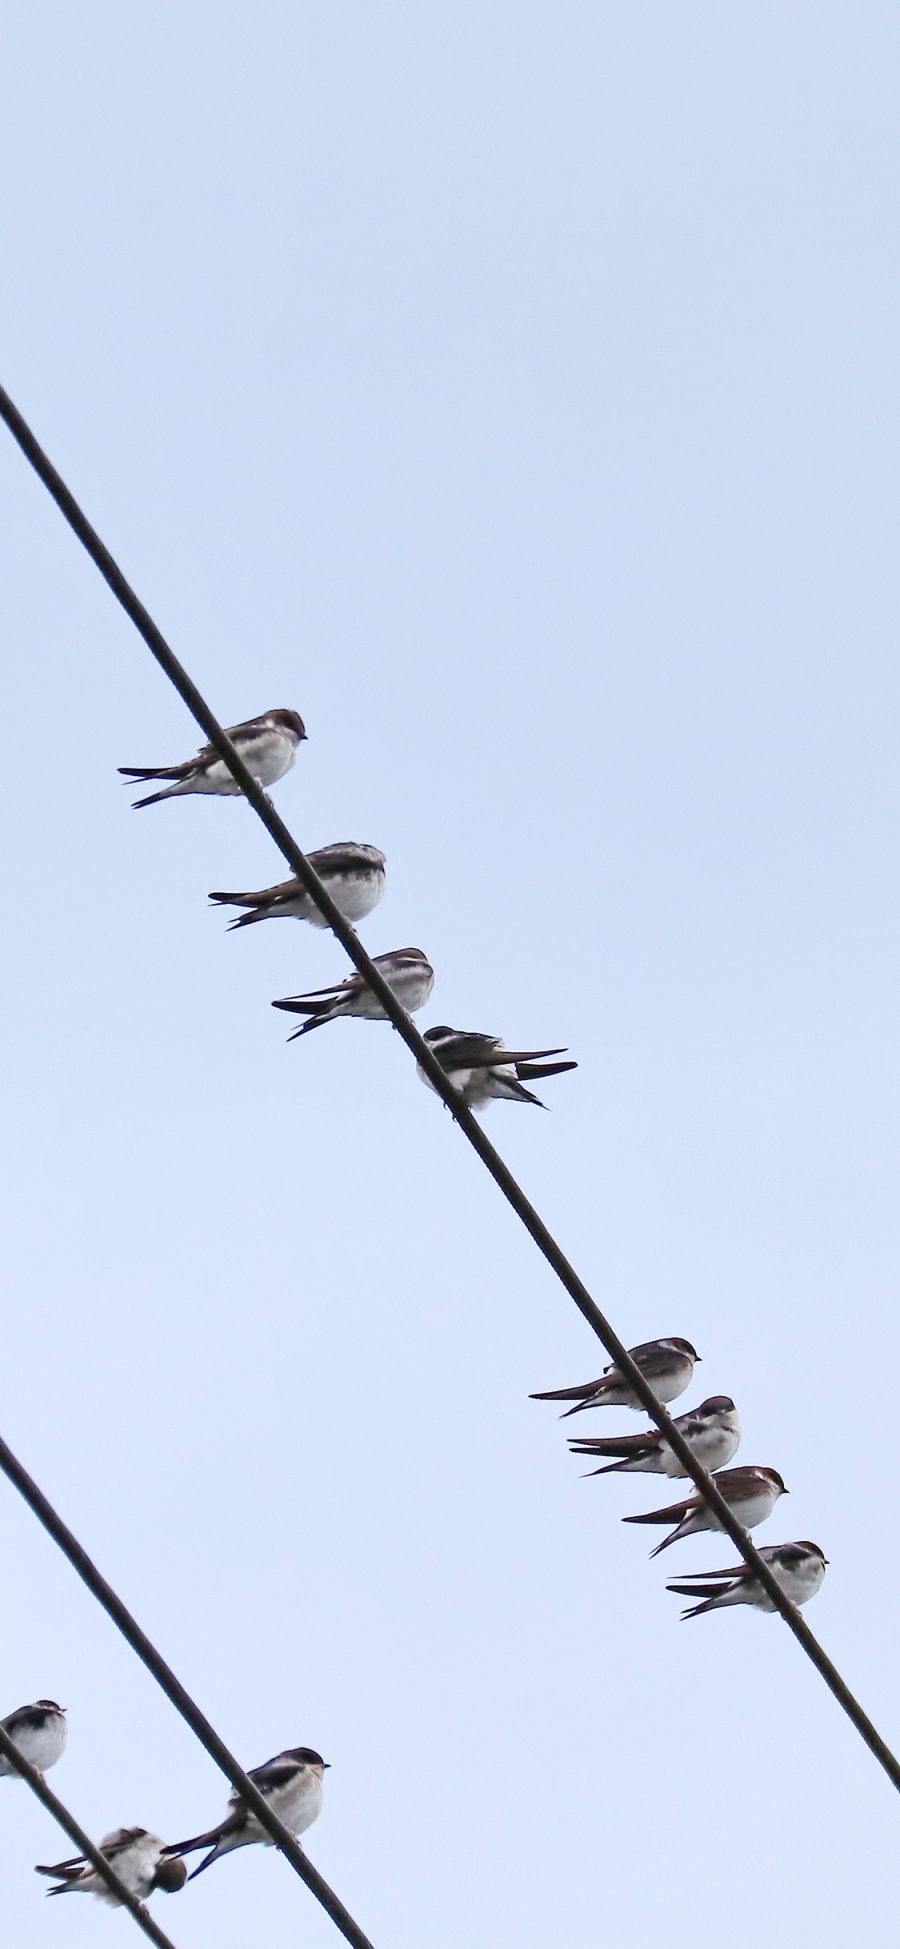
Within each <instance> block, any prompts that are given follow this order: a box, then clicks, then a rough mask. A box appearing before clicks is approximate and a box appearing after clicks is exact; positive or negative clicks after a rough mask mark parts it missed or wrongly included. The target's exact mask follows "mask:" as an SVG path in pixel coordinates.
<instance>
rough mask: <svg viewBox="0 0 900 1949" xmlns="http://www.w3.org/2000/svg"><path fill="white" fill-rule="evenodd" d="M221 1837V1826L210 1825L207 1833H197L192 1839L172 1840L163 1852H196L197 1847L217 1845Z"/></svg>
mask: <svg viewBox="0 0 900 1949" xmlns="http://www.w3.org/2000/svg"><path fill="white" fill-rule="evenodd" d="M221 1838H222V1830H221V1828H220V1827H210V1828H209V1830H208V1832H207V1833H206V1834H195V1835H194V1838H193V1840H192V1841H170V1842H169V1845H168V1847H164V1848H163V1854H194V1853H195V1852H196V1850H197V1848H200V1847H213V1846H217V1845H218V1842H219V1841H220V1840H221Z"/></svg>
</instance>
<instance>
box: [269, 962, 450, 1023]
mask: <svg viewBox="0 0 900 1949" xmlns="http://www.w3.org/2000/svg"><path fill="white" fill-rule="evenodd" d="M375 967H376V968H377V969H378V972H379V974H381V975H383V977H384V979H385V981H386V982H387V985H388V987H389V988H390V990H391V992H392V994H394V995H395V996H396V998H397V1000H398V1002H399V1003H400V1006H401V1008H405V1009H406V1012H407V1014H408V1015H415V1013H416V1010H417V1009H419V1008H422V1007H424V1005H425V1003H426V1002H427V1000H428V997H429V995H430V994H431V990H432V988H433V987H434V969H433V968H432V966H431V964H430V963H429V962H428V961H426V959H425V956H424V954H423V953H422V950H421V948H420V947H395V948H394V949H393V950H392V952H391V953H390V954H376V956H375ZM272 1007H273V1008H283V1009H285V1010H286V1012H287V1014H288V1015H303V1016H305V1017H306V1020H305V1021H304V1023H303V1026H302V1028H299V1029H295V1030H294V1033H293V1035H289V1036H288V1041H289V1042H296V1040H297V1037H298V1036H300V1035H308V1034H309V1032H310V1030H311V1029H319V1028H322V1027H323V1026H324V1024H325V1023H326V1022H337V1021H339V1020H340V1019H341V1017H342V1016H350V1015H355V1016H359V1017H361V1018H362V1019H363V1020H365V1021H367V1022H384V1021H386V1020H387V1017H386V1015H385V1012H384V1009H383V1008H382V1006H381V1003H380V1001H378V1000H377V998H376V996H375V995H374V994H373V992H372V989H371V988H370V987H369V984H368V982H367V981H366V978H365V976H364V975H361V974H352V975H348V976H347V979H346V981H338V982H335V983H334V985H333V986H332V987H331V988H311V989H310V990H309V993H308V994H306V995H286V996H285V998H284V1000H283V1001H280V1002H273V1003H272Z"/></svg>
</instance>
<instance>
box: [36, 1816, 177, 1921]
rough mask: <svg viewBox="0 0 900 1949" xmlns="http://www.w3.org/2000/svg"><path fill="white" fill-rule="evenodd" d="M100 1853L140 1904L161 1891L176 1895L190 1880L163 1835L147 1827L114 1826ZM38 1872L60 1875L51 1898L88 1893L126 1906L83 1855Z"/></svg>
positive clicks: (37, 1870) (48, 1890) (49, 1889)
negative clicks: (165, 1848)
mask: <svg viewBox="0 0 900 1949" xmlns="http://www.w3.org/2000/svg"><path fill="white" fill-rule="evenodd" d="M100 1853H101V1854H102V1855H104V1856H105V1858H106V1860H107V1861H108V1862H109V1865H110V1867H111V1868H115V1871H116V1874H117V1875H118V1877H119V1880H120V1881H124V1883H125V1886H126V1888H127V1889H128V1891H129V1893H130V1894H132V1895H134V1896H136V1898H137V1900H138V1901H139V1902H145V1901H146V1899H147V1896H148V1895H152V1894H153V1892H154V1890H155V1889H157V1888H162V1889H164V1890H165V1892H166V1894H167V1895H174V1894H175V1893H176V1891H177V1890H178V1889H179V1888H183V1887H184V1884H185V1882H186V1880H187V1869H186V1867H185V1865H184V1862H183V1861H179V1860H177V1859H176V1858H175V1857H172V1858H171V1859H166V1858H165V1857H164V1853H163V1844H162V1841H161V1840H160V1838H159V1835H158V1834H148V1832H147V1829H146V1827H114V1828H113V1831H112V1833H111V1834H105V1835H104V1837H103V1840H102V1841H101V1842H100ZM34 1872H35V1874H36V1875H55V1876H56V1879H57V1882H58V1886H57V1887H56V1888H48V1889H47V1894H48V1895H70V1894H73V1893H75V1894H78V1893H84V1894H85V1895H96V1896H97V1898H98V1900H99V1901H101V1902H108V1903H109V1905H110V1908H121V1906H122V1904H121V1902H120V1900H119V1897H118V1895H114V1894H113V1891H112V1889H111V1888H108V1887H107V1885H106V1882H105V1881H104V1880H103V1877H102V1875H100V1874H98V1873H97V1870H96V1868H95V1867H94V1865H93V1863H92V1862H90V1861H88V1860H87V1859H86V1857H85V1856H84V1855H83V1854H73V1855H72V1856H71V1858H70V1859H69V1860H68V1861H57V1863H56V1866H55V1868H35V1871H34Z"/></svg>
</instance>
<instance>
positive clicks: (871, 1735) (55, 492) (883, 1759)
mask: <svg viewBox="0 0 900 1949" xmlns="http://www.w3.org/2000/svg"><path fill="white" fill-rule="evenodd" d="M0 417H2V418H3V419H4V420H5V422H6V425H7V426H8V427H9V430H10V432H11V433H12V435H13V438H14V439H15V440H16V441H17V443H18V445H19V446H20V447H21V449H22V452H23V453H24V455H25V457H26V459H27V460H28V461H29V462H30V464H31V466H32V467H33V468H34V470H35V473H36V474H37V475H38V478H39V479H40V480H41V481H42V483H43V485H44V486H45V487H46V488H47V490H48V492H49V493H50V494H51V495H52V497H53V499H54V501H55V502H56V504H57V507H58V508H59V509H60V510H61V512H62V514H63V515H64V516H65V518H66V520H67V522H68V523H69V526H70V528H71V529H72V530H73V532H74V534H75V535H77V537H78V540H79V541H80V542H81V544H82V546H83V547H84V548H85V549H86V551H87V553H88V554H89V555H90V557H91V560H92V561H93V562H94V563H95V565H96V567H97V568H98V569H99V570H100V573H101V575H102V576H103V578H104V581H105V582H106V583H107V585H108V586H109V588H110V589H111V590H112V593H113V595H114V596H115V597H116V600H117V601H118V602H119V603H121V605H122V608H123V609H124V610H125V613H126V615H127V616H128V617H129V619H130V621H131V622H133V623H134V626H135V628H136V629H137V630H138V632H139V634H140V635H141V636H142V637H143V639H144V642H145V643H146V644H147V647H148V649H149V650H150V651H151V653H152V655H153V656H154V657H155V658H156V661H157V663H158V664H159V665H160V667H161V669H162V670H163V671H164V672H165V674H166V676H167V677H168V679H169V681H170V683H171V684H172V685H173V686H174V688H175V689H176V690H177V692H178V694H179V696H180V697H181V699H182V701H183V702H184V703H185V704H186V705H187V707H188V710H189V711H190V713H191V715H192V717H193V718H194V719H195V720H196V722H197V723H198V724H199V725H200V727H201V730H202V731H203V732H204V733H205V735H206V737H207V739H208V741H209V743H210V744H211V745H212V746H213V748H214V750H215V751H217V752H218V754H219V756H220V758H221V759H222V760H223V762H224V763H225V764H226V765H227V767H228V770H229V771H230V772H231V775H232V777H233V778H234V780H235V782H236V783H237V784H238V785H239V786H240V788H241V791H242V792H243V793H244V796H245V797H246V798H247V799H248V800H249V802H250V804H251V805H252V807H253V810H254V812H255V813H256V814H257V816H258V817H259V818H260V819H261V820H262V822H263V825H264V826H265V827H266V830H267V831H268V832H269V834H270V835H271V837H272V839H274V841H275V844H276V846H277V847H278V849H279V852H280V853H281V854H282V855H283V857H284V858H285V859H286V860H287V863H288V865H289V866H290V868H291V870H292V872H293V873H295V874H296V875H297V877H298V879H299V880H300V881H301V882H302V884H303V886H304V887H305V888H306V890H307V892H308V893H309V895H310V897H311V898H312V899H313V900H314V901H315V903H316V906H317V907H318V908H319V911H320V913H322V914H323V916H324V918H325V920H326V921H327V923H328V925H329V927H330V928H331V930H332V932H333V933H334V934H335V935H336V937H337V939H338V940H339V941H340V943H341V946H342V947H343V949H344V951H345V953H347V954H348V955H349V957H350V960H351V961H352V962H353V965H354V967H355V968H356V969H357V971H358V972H359V973H360V974H361V975H363V976H364V978H365V980H366V982H367V984H368V986H369V987H370V988H371V989H372V991H373V993H374V994H375V995H376V997H377V999H378V1001H379V1002H380V1004H381V1006H382V1008H383V1009H384V1012H385V1015H386V1016H387V1017H388V1019H389V1021H391V1022H392V1023H393V1025H394V1027H395V1029H397V1031H398V1033H399V1034H400V1035H401V1036H402V1038H403V1041H404V1042H405V1043H406V1045H407V1048H408V1049H410V1050H411V1052H412V1054H413V1055H414V1056H415V1058H416V1061H417V1062H418V1064H419V1066H420V1068H421V1069H422V1070H424V1072H425V1074H426V1076H427V1077H428V1079H429V1082H431V1083H432V1084H433V1086H434V1088H435V1089H436V1091H437V1093H438V1095H439V1096H441V1097H442V1098H443V1101H444V1103H445V1104H446V1106H447V1108H448V1110H449V1111H450V1113H451V1115H452V1116H453V1118H454V1121H455V1122H456V1123H457V1124H458V1125H459V1128H460V1129H461V1130H462V1131H463V1132H464V1134H465V1136H466V1137H467V1138H468V1140H469V1143H470V1144H471V1146H472V1148H473V1150H475V1151H476V1152H477V1154H478V1156H479V1157H480V1159H481V1161H482V1163H483V1164H484V1165H485V1166H486V1168H487V1170H488V1171H489V1172H490V1174H491V1177H492V1178H493V1180H494V1183H495V1184H496V1185H497V1186H498V1188H499V1189H500V1190H501V1191H502V1193H503V1196H504V1197H505V1198H506V1200H507V1203H508V1204H510V1205H511V1206H512V1209H513V1211H514V1212H515V1213H516V1216H517V1217H518V1218H519V1219H520V1220H521V1222H522V1224H523V1225H524V1226H525V1229H526V1231H527V1232H529V1233H530V1235H531V1237H532V1238H533V1240H534V1242H535V1245H536V1246H537V1248H538V1250H539V1252H541V1253H542V1254H543V1256H544V1258H545V1259H546V1261H547V1264H548V1265H549V1266H550V1268H551V1270H552V1271H553V1272H555V1274H556V1277H557V1278H558V1279H559V1281H560V1283H561V1285H562V1286H563V1287H564V1288H565V1290H566V1292H567V1293H568V1294H569V1297H570V1299H573V1300H574V1302H575V1305H576V1306H577V1307H578V1310H579V1312H580V1313H581V1314H582V1316H583V1317H584V1319H585V1320H587V1323H588V1325H589V1326H590V1327H591V1328H592V1330H593V1332H594V1333H595V1334H596V1335H597V1338H598V1340H600V1341H601V1342H602V1344H603V1346H604V1347H605V1348H606V1351H607V1353H608V1354H609V1355H610V1357H611V1359H612V1360H614V1361H615V1363H616V1366H617V1367H618V1368H619V1369H620V1370H621V1372H622V1373H623V1374H624V1375H625V1378H626V1380H627V1381H628V1384H629V1387H630V1388H631V1389H632V1391H633V1393H634V1394H635V1395H636V1396H637V1399H638V1400H639V1401H640V1403H641V1405H642V1407H644V1408H645V1409H646V1411H647V1414H648V1415H649V1416H650V1419H651V1421H653V1422H654V1423H655V1425H656V1427H657V1428H658V1429H659V1430H660V1432H661V1433H662V1434H663V1435H664V1436H665V1438H666V1441H667V1442H668V1444H669V1446H670V1448H671V1449H672V1451H673V1453H674V1454H675V1455H676V1457H677V1459H678V1460H679V1462H680V1463H681V1465H682V1468H683V1469H684V1471H685V1474H686V1475H688V1476H690V1478H691V1480H692V1481H693V1482H694V1483H695V1484H696V1486H697V1488H698V1489H699V1490H700V1492H701V1494H702V1495H703V1496H704V1497H705V1499H706V1501H707V1502H708V1503H709V1505H710V1508H711V1509H712V1510H713V1511H714V1513H715V1516H716V1518H717V1521H718V1523H719V1525H720V1527H721V1528H722V1529H723V1530H724V1531H725V1532H726V1534H727V1535H728V1536H729V1537H730V1538H731V1541H732V1542H733V1543H734V1545H735V1548H736V1549H737V1550H738V1551H739V1552H740V1554H741V1556H742V1557H743V1559H744V1562H745V1563H746V1564H747V1565H748V1567H749V1568H750V1570H751V1571H752V1573H753V1576H754V1577H755V1578H756V1579H757V1581H758V1582H759V1583H760V1584H761V1586H762V1588H763V1590H764V1591H765V1592H766V1595H767V1596H768V1597H769V1598H771V1600H772V1603H773V1605H774V1607H775V1609H776V1610H777V1611H779V1612H780V1614H781V1616H782V1617H783V1618H784V1620H785V1623H786V1624H787V1625H788V1626H789V1627H790V1629H791V1630H792V1631H793V1633H794V1636H795V1638H796V1639H797V1641H798V1643H799V1644H800V1645H801V1646H802V1647H803V1650H804V1651H805V1652H806V1655H807V1657H808V1658H809V1659H810V1660H811V1662H812V1663H813V1665H814V1666H815V1668H816V1670H817V1671H818V1673H819V1676H820V1677H821V1678H823V1679H824V1681H825V1683H826V1685H827V1686H828V1689H829V1691H830V1692H831V1694H832V1696H833V1697H834V1698H835V1699H836V1700H837V1702H838V1704H839V1705H840V1706H841V1707H842V1708H843V1710H844V1711H845V1712H846V1714H847V1716H848V1718H849V1719H850V1721H851V1723H852V1724H853V1725H854V1726H855V1728H856V1731H857V1732H858V1733H859V1735H860V1737H861V1738H862V1739H863V1740H864V1741H865V1744H866V1745H867V1746H868V1748H869V1751H870V1752H871V1753H873V1754H874V1756H875V1758H876V1759H877V1760H878V1762H879V1764H880V1765H881V1766H883V1767H884V1770H885V1772H886V1773H887V1775H888V1777H889V1779H890V1780H891V1782H892V1784H893V1786H894V1787H896V1789H897V1791H898V1792H900V1761H898V1760H897V1758H896V1757H895V1755H894V1754H893V1753H892V1752H891V1750H890V1747H889V1746H888V1745H887V1744H886V1742H885V1741H884V1740H883V1739H882V1737H881V1735H880V1733H879V1732H878V1731H877V1730H876V1728H875V1726H874V1725H873V1724H872V1721H871V1719H869V1717H868V1716H867V1714H866V1713H865V1712H864V1711H863V1709H862V1706H861V1705H860V1704H859V1702H858V1700H857V1699H856V1698H855V1697H854V1695H853V1693H852V1692H851V1691H850V1688H849V1686H848V1685H847V1684H846V1683H845V1681H844V1679H843V1678H842V1677H841V1674H840V1672H839V1671H838V1670H837V1667H836V1666H835V1665H834V1664H832V1661H831V1659H830V1658H829V1657H828V1655H827V1653H826V1652H825V1651H823V1649H822V1647H821V1645H820V1644H819V1642H818V1639H817V1638H815V1637H814V1636H813V1633H812V1632H811V1631H810V1629H809V1626H808V1624H807V1623H806V1622H805V1619H804V1618H803V1616H802V1615H801V1613H800V1611H799V1609H798V1608H797V1606H796V1604H792V1603H791V1602H790V1599H789V1598H788V1597H786V1596H785V1593H784V1591H783V1590H782V1587H781V1585H780V1583H779V1582H778V1579H777V1577H776V1576H775V1575H774V1573H773V1571H772V1569H771V1568H770V1566H769V1564H768V1563H767V1562H766V1560H765V1558H764V1557H762V1556H760V1553H759V1551H758V1550H757V1549H756V1547H755V1545H754V1544H753V1542H752V1541H751V1539H750V1537H749V1536H748V1534H747V1532H746V1530H744V1529H742V1527H741V1524H740V1523H739V1521H738V1519H737V1517H736V1516H735V1514H734V1512H733V1510H732V1509H731V1508H730V1507H729V1504H728V1503H727V1502H726V1501H725V1498H724V1497H723V1495H722V1494H721V1491H720V1490H719V1489H718V1488H717V1487H716V1484H715V1482H714V1480H713V1477H712V1476H711V1475H710V1473H709V1471H708V1469H705V1468H704V1467H703V1466H702V1464H701V1463H700V1462H698V1461H697V1459H696V1457H695V1455H694V1454H693V1453H692V1451H691V1449H690V1448H689V1447H688V1445H687V1443H686V1441H685V1440H684V1437H683V1435H682V1434H681V1432H680V1430H679V1429H678V1428H677V1427H676V1425H675V1422H674V1421H673V1419H672V1416H671V1415H670V1414H669V1413H668V1411H667V1409H666V1408H665V1407H664V1406H663V1404H662V1402H661V1401H659V1400H657V1397H656V1395H655V1394H654V1393H653V1390H652V1388H651V1387H650V1386H649V1384H648V1382H647V1381H646V1379H645V1378H644V1375H643V1374H642V1372H641V1370H640V1368H639V1367H637V1366H636V1365H635V1362H634V1361H633V1360H632V1358H631V1356H630V1354H629V1352H628V1349H627V1347H626V1346H625V1344H624V1341H622V1340H620V1339H619V1336H618V1334H617V1333H616V1332H615V1331H614V1330H613V1328H612V1326H611V1325H610V1323H609V1321H608V1320H607V1319H606V1317H605V1315H604V1314H603V1313H602V1312H601V1311H600V1308H599V1307H598V1306H597V1305H596V1303H595V1301H594V1300H593V1299H592V1297H591V1295H590V1293H589V1292H588V1290H587V1287H586V1286H585V1285H584V1283H583V1281H582V1280H581V1279H579V1277H578V1274H577V1273H576V1271H575V1268H574V1266H572V1265H571V1263H570V1261H569V1260H568V1259H567V1258H566V1255H565V1253H564V1252H563V1251H562V1248H561V1247H560V1246H559V1245H558V1244H557V1242H556V1240H555V1239H554V1238H553V1236H552V1234H551V1232H550V1231H549V1230H548V1228H547V1226H546V1225H545V1224H544V1222H543V1219H542V1218H541V1217H540V1216H539V1214H538V1212H537V1211H536V1210H535V1208H534V1206H533V1205H532V1204H531V1202H530V1200H529V1199H528V1198H527V1197H526V1196H525V1193H524V1191H523V1190H522V1189H521V1186H520V1185H519V1184H518V1183H517V1181H516V1179H515V1178H514V1177H513V1175H512V1172H511V1171H510V1170H509V1169H508V1168H507V1166H506V1164H504V1162H503V1159H502V1157H501V1156H500V1154H499V1152H498V1151H496V1150H495V1149H494V1146H493V1144H492V1143H491V1142H490V1140H489V1138H487V1137H485V1135H484V1132H483V1130H482V1128H481V1125H480V1124H479V1123H478V1121H477V1119H476V1118H475V1116H474V1115H473V1114H472V1112H471V1110H470V1109H469V1108H468V1106H467V1105H466V1104H465V1103H464V1102H463V1101H462V1099H461V1097H459V1095H458V1094H457V1092H456V1091H455V1090H454V1088H453V1085H452V1084H451V1083H450V1082H449V1080H448V1078H447V1076H446V1075H445V1073H444V1070H443V1069H442V1068H441V1065H440V1063H439V1062H438V1060H437V1057H436V1056H435V1054H434V1052H433V1050H432V1049H431V1048H430V1046H429V1044H428V1043H427V1042H426V1041H425V1040H424V1037H423V1036H422V1035H420V1033H419V1031H418V1029H417V1028H416V1026H415V1024H414V1022H413V1021H412V1020H411V1018H410V1016H409V1015H407V1013H406V1011H405V1009H403V1008H401V1006H400V1004H399V1002H398V1001H397V999H396V997H395V995H394V994H393V992H392V990H391V989H390V987H389V986H388V984H387V982H386V981H385V979H384V976H383V975H382V973H381V970H380V969H379V968H377V967H376V966H375V963H374V962H373V961H372V959H371V957H370V956H369V955H368V954H367V953H366V950H365V948H364V947H363V945H362V942H361V941H360V940H359V938H358V936H357V934H356V932H355V930H354V929H353V928H352V927H351V926H350V923H349V922H348V921H346V920H345V919H344V917H343V915H342V914H341V913H340V911H339V909H338V907H337V906H336V905H335V902H334V901H333V900H332V898H331V896H330V894H329V893H328V891H327V889H326V888H325V887H324V886H323V884H322V882H321V880H320V879H319V876H318V874H317V873H316V871H315V868H314V867H312V866H311V865H310V862H309V860H308V859H307V857H306V855H305V853H303V852H301V849H300V847H299V846H298V845H297V842H296V840H295V839H294V838H293V836H292V834H291V833H290V832H289V831H288V829H287V827H286V826H285V824H284V822H283V820H282V819H281V818H279V815H278V813H277V812H276V811H275V808H274V806H273V805H272V803H271V800H270V799H269V798H268V797H267V795H266V793H265V792H264V791H263V790H262V788H261V787H260V786H259V785H258V784H257V782H256V780H255V778H253V776H252V775H251V773H250V772H249V771H248V769H247V767H246V765H245V764H244V762H243V760H242V758H241V756H240V753H239V752H237V751H236V750H235V748H234V745H233V744H232V742H231V739H230V738H229V737H228V736H227V734H226V732H225V731H224V729H223V727H222V725H221V724H220V723H219V721H218V719H217V718H216V717H215V716H214V715H213V712H212V711H211V709H210V707H209V705H208V704H207V702H206V700H205V698H204V697H202V696H201V693H200V691H199V690H198V689H197V686H196V684H195V683H194V682H193V680H192V678H191V677H189V676H188V673H187V671H186V670H185V669H184V668H183V667H182V665H181V664H180V663H179V661H178V658H177V657H176V656H175V653H174V651H173V650H172V649H170V647H169V645H168V643H167V642H166V640H165V637H164V636H163V635H162V632H161V631H160V630H159V629H158V628H157V626H156V624H155V622H154V621H153V618H152V616H150V614H149V613H148V611H147V610H146V609H145V608H144V605H143V603H142V602H141V601H140V600H139V598H138V596H137V595H136V594H135V592H134V590H133V589H132V588H131V586H130V584H129V583H128V582H127V581H126V579H125V577H124V575H123V574H122V571H121V569H120V568H119V567H118V565H117V563H116V562H115V561H114V560H113V557H112V556H111V554H110V553H109V550H108V549H107V548H106V547H105V546H104V544H103V542H102V541H101V540H100V537H99V535H98V534H97V532H96V530H95V529H94V528H93V527H92V526H91V524H90V522H89V521H88V519H87V516H86V515H85V514H84V513H83V511H82V509H81V508H80V507H79V505H78V502H77V501H76V500H75V498H74V495H73V494H72V493H71V492H70V490H69V488H68V487H67V486H66V484H65V482H64V481H63V479H62V478H61V476H60V475H59V474H58V473H57V471H56V468H55V467H54V466H53V464H52V462H51V461H50V460H49V458H48V456H47V455H46V454H45V453H44V451H43V449H42V448H41V446H40V445H39V443H38V441H37V440H36V439H35V436H34V434H33V433H32V431H31V428H30V427H29V426H28V424H27V422H26V421H25V420H24V419H23V418H22V415H21V413H20V412H19V411H18V409H17V407H16V406H14V405H13V402H12V400H11V399H10V398H9V395H8V393H6V392H5V391H4V390H3V388H2V387H0Z"/></svg>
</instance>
